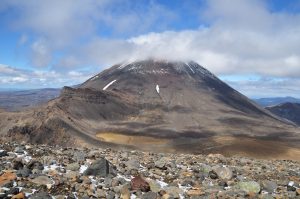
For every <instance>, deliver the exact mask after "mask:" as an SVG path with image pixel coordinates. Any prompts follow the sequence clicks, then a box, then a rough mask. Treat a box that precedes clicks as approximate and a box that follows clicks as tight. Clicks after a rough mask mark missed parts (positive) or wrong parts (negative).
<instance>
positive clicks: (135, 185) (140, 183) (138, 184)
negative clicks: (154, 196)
mask: <svg viewBox="0 0 300 199" xmlns="http://www.w3.org/2000/svg"><path fill="white" fill-rule="evenodd" d="M131 188H132V190H141V191H143V192H148V191H150V185H149V183H148V182H146V181H145V180H144V179H143V178H142V177H141V176H137V177H134V178H133V179H132V180H131Z"/></svg>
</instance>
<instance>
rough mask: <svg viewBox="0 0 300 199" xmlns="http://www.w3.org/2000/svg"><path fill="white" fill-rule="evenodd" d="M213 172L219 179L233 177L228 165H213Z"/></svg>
mask: <svg viewBox="0 0 300 199" xmlns="http://www.w3.org/2000/svg"><path fill="white" fill-rule="evenodd" d="M213 172H215V174H216V175H217V176H218V178H219V179H221V180H230V179H231V178H232V177H233V173H232V171H231V169H230V168H228V167H220V166H218V167H213Z"/></svg>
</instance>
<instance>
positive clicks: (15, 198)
mask: <svg viewBox="0 0 300 199" xmlns="http://www.w3.org/2000/svg"><path fill="white" fill-rule="evenodd" d="M25 198H26V196H25V194H24V193H23V192H21V193H18V194H16V195H14V196H13V197H11V199H25Z"/></svg>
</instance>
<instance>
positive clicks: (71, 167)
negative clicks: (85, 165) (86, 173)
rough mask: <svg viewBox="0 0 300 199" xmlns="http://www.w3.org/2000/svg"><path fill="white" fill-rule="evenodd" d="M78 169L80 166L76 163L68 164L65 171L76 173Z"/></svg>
mask: <svg viewBox="0 0 300 199" xmlns="http://www.w3.org/2000/svg"><path fill="white" fill-rule="evenodd" d="M79 168H80V165H79V164H78V163H77V162H75V163H71V164H68V165H67V166H66V169H67V170H71V171H78V170H79Z"/></svg>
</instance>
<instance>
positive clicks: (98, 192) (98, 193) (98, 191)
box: [95, 189, 106, 198]
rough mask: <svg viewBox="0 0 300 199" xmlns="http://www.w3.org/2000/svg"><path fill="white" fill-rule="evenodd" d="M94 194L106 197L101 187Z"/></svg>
mask: <svg viewBox="0 0 300 199" xmlns="http://www.w3.org/2000/svg"><path fill="white" fill-rule="evenodd" d="M95 196H96V197H97V198H105V197H106V195H105V191H104V190H103V189H97V190H96V192H95Z"/></svg>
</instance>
